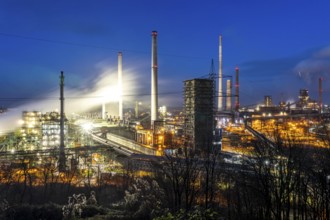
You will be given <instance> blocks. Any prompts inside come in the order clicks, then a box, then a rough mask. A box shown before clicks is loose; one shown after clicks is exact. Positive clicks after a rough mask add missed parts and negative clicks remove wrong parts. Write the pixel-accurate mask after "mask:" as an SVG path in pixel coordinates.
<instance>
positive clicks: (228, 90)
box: [226, 79, 231, 110]
mask: <svg viewBox="0 0 330 220" xmlns="http://www.w3.org/2000/svg"><path fill="white" fill-rule="evenodd" d="M226 96H227V100H226V106H227V110H231V80H230V79H227V95H226Z"/></svg>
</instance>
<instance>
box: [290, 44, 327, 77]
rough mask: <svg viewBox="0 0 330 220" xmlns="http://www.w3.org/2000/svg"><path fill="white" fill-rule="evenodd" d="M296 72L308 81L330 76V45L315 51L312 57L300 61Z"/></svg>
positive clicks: (295, 69) (295, 68)
mask: <svg viewBox="0 0 330 220" xmlns="http://www.w3.org/2000/svg"><path fill="white" fill-rule="evenodd" d="M294 72H295V73H297V75H298V76H299V77H301V78H302V79H304V80H305V81H306V82H307V83H311V82H312V81H314V80H316V79H317V78H319V77H329V76H330V47H326V48H323V49H321V50H319V51H317V52H316V53H314V54H313V55H312V56H311V57H310V58H307V59H305V60H302V61H300V62H299V63H298V64H297V65H296V66H295V67H294Z"/></svg>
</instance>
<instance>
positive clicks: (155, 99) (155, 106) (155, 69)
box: [151, 31, 158, 128]
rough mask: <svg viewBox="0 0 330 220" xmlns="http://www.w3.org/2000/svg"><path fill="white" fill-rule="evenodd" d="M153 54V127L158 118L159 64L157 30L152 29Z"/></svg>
mask: <svg viewBox="0 0 330 220" xmlns="http://www.w3.org/2000/svg"><path fill="white" fill-rule="evenodd" d="M151 36H152V52H151V53H152V54H151V127H152V128H153V124H154V121H156V120H157V119H158V114H157V113H158V112H157V110H158V64H157V31H152V33H151Z"/></svg>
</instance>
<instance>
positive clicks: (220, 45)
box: [218, 35, 223, 111]
mask: <svg viewBox="0 0 330 220" xmlns="http://www.w3.org/2000/svg"><path fill="white" fill-rule="evenodd" d="M218 86H219V96H218V111H220V110H222V109H223V91H222V35H220V36H219V81H218Z"/></svg>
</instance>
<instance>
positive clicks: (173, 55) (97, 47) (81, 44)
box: [0, 32, 209, 59]
mask: <svg viewBox="0 0 330 220" xmlns="http://www.w3.org/2000/svg"><path fill="white" fill-rule="evenodd" d="M0 35H2V36H6V37H14V38H21V39H26V40H35V41H43V42H47V43H54V44H64V45H70V46H78V47H87V48H95V49H104V50H110V51H111V52H114V53H117V52H118V51H122V52H126V53H139V54H151V53H150V52H146V51H138V50H127V49H119V48H111V47H105V46H98V45H91V44H84V43H76V42H70V41H60V40H51V39H46V38H37V37H30V36H23V35H17V34H9V33H3V32H0ZM158 54H159V55H162V56H169V57H181V58H191V59H206V58H207V59H209V58H208V57H195V56H186V55H177V54H166V53H158Z"/></svg>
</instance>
